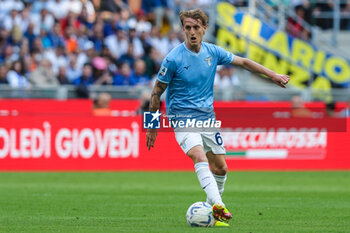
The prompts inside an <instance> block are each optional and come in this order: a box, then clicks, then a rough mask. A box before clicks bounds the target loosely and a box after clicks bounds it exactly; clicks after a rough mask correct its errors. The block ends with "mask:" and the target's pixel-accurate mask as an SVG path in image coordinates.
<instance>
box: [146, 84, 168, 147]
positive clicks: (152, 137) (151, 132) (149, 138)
mask: <svg viewBox="0 0 350 233" xmlns="http://www.w3.org/2000/svg"><path fill="white" fill-rule="evenodd" d="M167 86H168V84H166V83H162V82H159V81H158V80H157V81H156V84H155V85H154V88H153V91H152V96H151V101H150V106H149V111H150V112H156V111H157V110H159V108H160V96H161V95H162V94H163V93H164V91H165V89H166V88H167ZM156 138H157V129H148V130H147V133H146V142H147V147H148V150H149V149H150V148H151V147H153V146H154V142H155V141H156Z"/></svg>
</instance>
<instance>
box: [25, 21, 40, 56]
mask: <svg viewBox="0 0 350 233" xmlns="http://www.w3.org/2000/svg"><path fill="white" fill-rule="evenodd" d="M24 37H25V38H27V39H28V42H29V49H30V51H33V47H34V40H35V39H36V37H37V35H35V34H34V24H33V23H29V25H28V29H27V31H26V32H25V33H24Z"/></svg>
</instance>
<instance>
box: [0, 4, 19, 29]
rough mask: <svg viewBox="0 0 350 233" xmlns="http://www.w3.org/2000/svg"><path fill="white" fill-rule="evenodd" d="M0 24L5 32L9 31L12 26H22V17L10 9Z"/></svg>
mask: <svg viewBox="0 0 350 233" xmlns="http://www.w3.org/2000/svg"><path fill="white" fill-rule="evenodd" d="M2 24H3V26H4V27H5V29H6V30H7V31H11V30H12V27H13V26H15V25H17V26H20V25H21V24H22V17H21V15H20V14H19V13H18V11H17V10H16V9H12V10H11V12H10V14H9V15H6V16H5V17H4V20H3V22H2Z"/></svg>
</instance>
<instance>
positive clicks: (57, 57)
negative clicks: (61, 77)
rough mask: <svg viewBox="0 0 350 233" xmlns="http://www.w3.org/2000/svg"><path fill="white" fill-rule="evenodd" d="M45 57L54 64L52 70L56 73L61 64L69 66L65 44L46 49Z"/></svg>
mask: <svg viewBox="0 0 350 233" xmlns="http://www.w3.org/2000/svg"><path fill="white" fill-rule="evenodd" d="M44 57H45V58H47V59H48V60H49V61H50V63H51V64H52V71H53V73H54V74H55V75H57V74H58V68H59V67H60V66H67V64H68V59H67V57H66V52H65V47H64V46H58V47H57V48H56V49H54V50H51V49H50V50H46V52H45V53H44Z"/></svg>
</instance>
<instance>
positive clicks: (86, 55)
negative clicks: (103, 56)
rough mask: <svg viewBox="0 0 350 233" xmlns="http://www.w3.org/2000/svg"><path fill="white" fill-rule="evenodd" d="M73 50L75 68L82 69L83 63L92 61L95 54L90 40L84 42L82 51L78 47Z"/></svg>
mask: <svg viewBox="0 0 350 233" xmlns="http://www.w3.org/2000/svg"><path fill="white" fill-rule="evenodd" d="M75 52H76V54H77V69H83V65H84V64H85V63H89V62H92V59H93V58H94V57H95V56H96V51H95V47H94V43H93V42H91V41H87V42H85V44H84V47H83V50H82V51H81V50H80V48H79V47H78V48H77V50H76V51H75Z"/></svg>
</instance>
